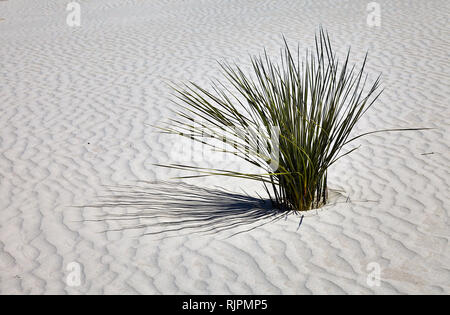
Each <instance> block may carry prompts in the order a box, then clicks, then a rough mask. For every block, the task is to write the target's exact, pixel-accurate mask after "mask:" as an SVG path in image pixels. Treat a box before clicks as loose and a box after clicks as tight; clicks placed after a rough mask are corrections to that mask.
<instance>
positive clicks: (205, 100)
mask: <svg viewBox="0 0 450 315" xmlns="http://www.w3.org/2000/svg"><path fill="white" fill-rule="evenodd" d="M284 43H285V46H284V50H283V52H282V54H281V64H280V63H277V62H274V61H272V60H271V59H270V58H269V57H268V55H267V53H266V52H264V54H263V55H260V56H255V57H251V63H252V72H253V73H252V74H246V73H245V72H244V71H243V70H242V68H241V67H239V66H238V65H235V64H234V65H231V64H228V63H219V64H220V67H221V69H222V72H223V74H224V77H225V79H226V81H225V82H226V83H227V84H228V85H227V84H225V83H220V82H213V83H212V91H208V90H207V89H205V88H202V87H200V86H199V85H198V84H196V83H193V82H190V83H189V84H185V85H182V86H174V87H173V88H174V92H175V93H174V95H175V97H176V101H175V103H176V104H177V105H178V106H179V110H178V111H177V112H176V113H177V118H176V119H172V120H171V121H170V122H169V123H168V125H167V126H166V127H161V129H162V130H163V131H165V132H168V133H172V134H176V135H181V136H184V137H189V138H192V139H193V140H194V141H199V142H201V143H204V144H207V141H206V139H207V138H216V139H223V138H230V137H231V138H233V140H234V143H233V145H231V144H229V146H230V150H229V151H227V152H229V153H230V154H235V155H237V156H238V157H240V158H242V159H244V160H246V161H248V162H249V163H251V164H252V165H254V166H257V167H259V168H261V169H263V170H264V171H263V172H262V173H261V174H259V173H258V174H248V173H240V172H234V171H229V170H222V169H205V168H200V167H195V166H189V165H159V166H163V167H170V168H174V169H181V170H187V171H194V172H196V173H197V174H198V175H193V176H185V177H184V178H192V177H202V176H209V175H220V176H231V177H236V178H244V179H250V180H255V181H259V182H261V183H262V184H263V185H264V187H265V189H266V191H267V193H268V194H269V197H270V199H271V200H272V202H273V204H274V205H275V206H276V207H278V208H280V209H283V210H294V211H304V210H309V209H312V208H316V207H319V206H321V205H323V204H325V203H326V201H327V171H328V169H329V167H330V166H331V165H332V164H334V163H335V162H336V161H338V160H339V159H340V158H341V157H344V156H346V155H348V154H350V153H351V152H353V151H354V150H356V149H357V148H353V149H349V150H347V151H345V150H343V149H344V147H346V145H347V144H348V143H350V142H352V141H353V140H356V139H358V138H360V137H362V136H366V135H369V134H372V133H375V132H382V131H405V130H419V129H423V128H408V129H386V130H376V131H372V132H366V133H363V134H361V135H358V136H355V137H353V138H349V136H350V133H351V131H352V130H353V128H354V126H355V125H356V123H357V122H358V121H359V120H360V119H361V117H362V116H363V115H364V114H365V113H366V112H367V110H368V109H369V108H370V107H371V106H372V105H373V104H374V102H375V101H376V100H377V99H378V97H379V96H380V94H381V92H382V91H381V90H380V76H378V77H377V78H376V80H375V81H374V82H373V83H372V84H370V85H368V84H367V75H366V74H365V71H364V69H365V65H366V61H367V54H366V56H365V58H364V61H363V63H362V65H361V66H360V67H359V69H358V68H357V67H356V66H350V65H349V57H350V49H349V51H348V53H347V54H346V57H345V60H344V61H343V62H342V63H340V61H339V60H338V59H337V57H336V56H335V54H334V53H333V50H332V47H331V43H330V39H329V36H328V33H326V32H325V31H324V30H323V29H320V31H319V34H318V36H316V38H315V53H308V52H307V53H306V56H305V58H304V59H303V60H301V58H300V54H299V53H298V52H297V55H295V56H294V55H293V54H292V53H291V50H290V48H289V46H288V44H287V42H286V40H285V41H284ZM230 85H231V86H232V88H229V87H228V86H230ZM194 120H201V121H203V122H204V123H203V124H201V125H200V126H195V125H194V124H193V121H194ZM274 128H277V129H278V130H279V132H280V136H279V138H278V139H277V141H276V142H277V143H273V139H272V138H271V135H272V133H273V130H274ZM242 129H251V130H256V132H255V133H250V135H249V134H247V135H246V136H243V135H241V134H239V133H237V132H236V130H242ZM261 139H265V140H266V141H267V142H268V145H267V146H264V147H263V148H259V147H258V143H259V142H260V141H261ZM271 141H272V142H271ZM275 146H277V147H278V148H279V157H278V160H277V162H278V163H277V164H278V170H273V169H271V162H273V160H272V159H273V158H274V157H273V154H272V152H271V150H270V149H271V148H274V147H275Z"/></svg>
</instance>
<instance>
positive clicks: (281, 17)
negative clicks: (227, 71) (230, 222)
mask: <svg viewBox="0 0 450 315" xmlns="http://www.w3.org/2000/svg"><path fill="white" fill-rule="evenodd" d="M67 3H68V1H53V0H52V1H45V0H26V1H25V0H7V1H0V293H2V294H15V293H19V294H20V293H25V294H28V293H31V294H43V293H46V294H51V293H57V294H64V293H66V294H80V293H81V294H83V293H90V294H103V293H104V294H110V293H111V294H112V293H121V294H126V293H144V294H169V293H175V294H179V293H180V294H181V293H189V294H208V293H214V294H228V293H232V294H247V293H248V294H308V293H315V294H317V293H321V294H327V293H330V294H334V293H375V294H387V293H394V294H402V293H407V294H412V293H432V294H449V293H450V250H449V239H450V227H449V214H450V197H449V196H450V191H449V187H450V174H449V165H450V164H449V153H450V152H449V143H450V136H449V135H450V132H449V131H450V130H449V129H450V128H449V126H450V109H449V99H448V95H449V80H448V78H449V74H450V73H449V67H448V57H449V56H448V50H449V48H450V47H449V41H448V39H449V38H450V36H449V35H450V31H449V29H448V12H449V4H448V1H419V0H417V1H379V2H378V3H379V4H380V8H381V26H380V27H369V26H368V25H367V23H366V18H367V13H368V12H367V10H366V9H367V3H366V2H365V1H332V0H330V1H282V2H280V1H260V0H258V1H233V0H226V1H194V0H191V1H150V0H133V1H132V0H93V1H84V0H80V1H79V3H80V5H81V26H80V27H69V26H68V25H67V24H66V16H67V14H68V12H66V5H67ZM320 24H322V25H323V26H324V27H325V28H327V29H328V31H329V32H330V34H331V36H332V40H333V44H334V47H336V49H337V50H338V51H339V52H344V51H345V50H346V49H347V46H348V45H351V46H352V50H353V60H355V61H361V59H362V57H363V54H364V52H365V51H366V50H367V49H369V51H370V55H369V65H368V70H369V71H371V72H372V73H375V74H376V73H378V72H383V86H384V87H385V92H384V94H383V96H382V97H381V99H380V101H379V102H378V103H377V104H376V105H375V106H374V107H373V108H372V109H371V110H370V112H368V114H367V116H366V117H365V118H364V119H363V121H361V124H360V125H358V130H357V131H368V130H374V129H378V128H392V127H433V128H435V129H433V130H429V131H423V132H411V133H403V134H399V133H396V134H393V133H390V134H377V135H373V136H371V137H368V138H365V139H362V140H361V141H360V142H359V144H361V145H362V146H361V148H360V149H359V150H358V151H356V152H354V153H353V154H352V155H351V156H350V157H349V158H346V159H343V160H342V161H341V162H340V163H338V164H336V165H335V166H334V168H333V169H332V171H331V173H330V179H329V180H330V185H331V186H332V187H334V188H336V189H342V190H344V191H345V194H346V195H348V196H350V198H351V199H350V201H351V202H347V203H338V204H336V205H334V206H331V207H328V208H327V209H325V210H324V211H321V212H319V213H317V214H315V215H310V216H308V217H306V218H305V219H304V221H303V223H302V225H301V227H300V228H299V229H298V230H297V227H298V223H299V218H298V217H295V216H290V217H288V218H286V219H283V220H280V221H277V222H274V223H269V224H266V225H264V226H263V227H260V228H257V229H254V230H252V231H250V232H247V233H242V234H239V235H236V236H233V237H230V238H228V237H227V236H229V233H230V232H232V231H228V232H221V233H213V234H208V235H203V234H188V235H184V234H186V233H179V234H183V235H180V236H177V237H170V238H162V237H160V236H158V235H157V236H151V235H149V236H141V234H142V233H145V232H149V228H145V227H143V228H136V229H125V230H120V229H119V231H111V230H112V229H113V228H114V227H117V226H119V227H120V226H124V225H126V226H127V227H133V226H134V227H138V225H139V224H140V221H139V220H131V221H128V222H126V223H124V222H105V221H88V220H89V219H92V218H95V217H96V215H98V214H101V213H103V212H104V211H105V209H102V208H94V207H81V208H79V207H74V206H76V205H93V204H96V203H98V202H99V200H100V199H99V198H100V197H99V196H102V195H108V194H111V190H114V189H116V188H118V187H119V186H120V190H121V193H122V194H124V195H128V196H135V195H133V191H135V190H136V189H135V188H134V187H136V186H137V185H139V187H141V188H140V189H144V190H147V191H151V189H152V188H151V185H148V186H146V185H144V184H142V183H137V181H138V180H155V179H159V180H165V179H168V178H169V177H171V176H172V175H174V174H175V173H174V172H170V173H168V172H167V171H166V170H164V169H158V168H156V167H155V166H153V163H168V162H170V161H171V160H170V156H169V154H168V152H169V151H170V149H171V147H172V146H173V145H174V144H175V141H176V139H163V138H162V137H161V136H160V135H159V134H157V133H155V132H154V129H152V127H150V126H149V125H151V124H155V123H158V122H160V121H161V120H164V119H166V118H167V117H169V116H170V113H169V111H168V107H169V106H168V101H167V97H168V96H169V90H168V88H167V86H166V85H165V82H167V81H168V80H175V81H184V80H193V81H196V82H199V83H202V84H203V83H206V82H207V80H206V78H208V77H217V75H218V67H217V64H216V60H217V59H223V58H225V59H227V60H238V61H240V62H241V63H242V64H243V65H246V63H247V64H248V55H249V54H255V53H259V52H261V51H262V49H263V47H266V48H267V49H268V51H269V53H273V54H275V53H277V52H278V49H279V48H280V45H281V43H282V40H281V34H284V35H285V36H286V38H287V39H288V40H289V41H290V42H292V43H294V44H295V43H297V42H298V43H299V44H300V48H301V50H303V49H305V48H307V47H310V46H311V45H312V43H313V36H314V32H315V31H317V29H318V26H319V25H320ZM202 165H205V166H211V165H212V162H211V163H209V162H208V163H206V164H202ZM190 183H191V184H194V185H198V186H203V187H206V188H207V190H205V195H208V194H210V195H211V192H209V193H208V189H212V188H213V187H214V186H217V185H221V186H223V187H225V188H227V189H228V190H230V191H234V192H237V193H240V192H241V191H242V190H245V191H247V192H248V193H249V194H250V195H252V194H254V192H255V191H256V190H258V189H259V188H258V187H257V186H258V185H255V184H254V183H246V182H241V181H236V180H223V179H216V178H209V179H199V180H195V181H193V180H191V181H190ZM123 185H129V186H123ZM168 193H169V194H156V197H155V198H160V199H159V202H160V203H161V204H164V201H165V200H167V202H168V203H170V201H171V197H170V193H172V194H176V190H173V191H170V189H169V191H168ZM139 198H141V199H142V198H143V199H145V198H144V197H142V195H141V197H136V199H135V200H136V201H139V200H140V199H139ZM141 201H142V204H144V206H145V200H141ZM208 202H209V203H207V204H206V206H207V207H211V208H214V206H215V202H217V203H218V205H217V206H220V205H219V203H220V202H224V203H227V202H228V201H227V199H226V197H223V199H220V201H219V200H215V199H214V198H210V199H209V201H208ZM142 204H141V205H142ZM166 209H167V210H168V211H170V209H168V208H166ZM113 211H115V212H117V213H125V212H129V211H133V205H131V206H127V207H125V206H124V207H115V208H114V209H113ZM104 230H109V232H106V233H104V232H103V231H104ZM150 232H151V230H150ZM176 234H177V233H175V235H176ZM378 267H379V268H378ZM378 269H379V270H378ZM377 271H379V274H380V282H379V283H377V282H376V281H373V280H374V279H376V272H377ZM374 272H375V274H374ZM374 275H375V276H374Z"/></svg>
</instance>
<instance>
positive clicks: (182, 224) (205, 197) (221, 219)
mask: <svg viewBox="0 0 450 315" xmlns="http://www.w3.org/2000/svg"><path fill="white" fill-rule="evenodd" d="M108 191H109V192H110V193H111V194H110V195H106V196H100V197H99V198H100V199H99V202H98V203H97V204H94V205H88V206H85V207H89V208H91V207H94V208H101V209H102V213H103V214H101V215H100V217H98V218H97V219H95V220H86V221H106V222H108V223H115V224H108V226H111V225H116V226H117V225H118V226H119V227H117V228H108V229H107V231H123V230H127V229H141V230H142V231H143V232H142V234H141V235H158V234H165V235H167V234H168V233H169V234H170V233H172V234H175V235H173V236H176V235H185V234H180V233H179V232H188V233H187V234H192V233H207V234H208V233H218V232H222V231H226V230H231V229H232V232H234V233H232V235H230V236H229V237H231V236H234V235H236V234H239V233H243V232H248V231H250V230H253V229H255V228H258V227H260V226H262V225H265V224H267V223H270V222H273V221H276V220H279V219H281V218H283V217H285V216H286V215H288V213H287V212H282V211H278V210H276V209H273V208H272V206H271V202H270V201H269V200H262V199H260V198H255V197H251V196H248V195H245V194H236V193H232V192H228V191H226V190H224V189H219V188H214V189H211V188H202V187H198V186H194V185H189V184H185V183H168V182H141V181H140V182H138V184H137V185H122V186H114V187H111V186H109V187H108Z"/></svg>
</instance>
